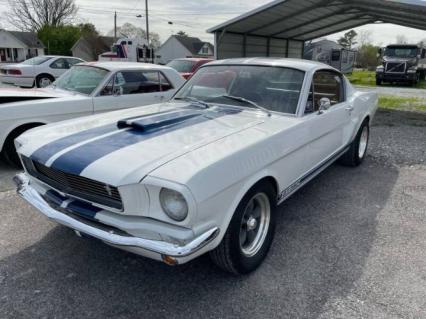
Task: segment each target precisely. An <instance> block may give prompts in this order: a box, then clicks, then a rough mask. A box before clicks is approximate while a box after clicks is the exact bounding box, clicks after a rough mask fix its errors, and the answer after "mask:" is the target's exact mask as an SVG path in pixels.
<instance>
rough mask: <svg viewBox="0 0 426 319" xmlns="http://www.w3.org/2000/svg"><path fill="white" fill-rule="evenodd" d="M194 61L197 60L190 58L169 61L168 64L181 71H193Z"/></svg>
mask: <svg viewBox="0 0 426 319" xmlns="http://www.w3.org/2000/svg"><path fill="white" fill-rule="evenodd" d="M194 63H195V62H193V61H189V60H173V61H171V62H169V63H167V66H169V67H171V68H172V69H175V70H176V71H178V72H179V73H191V72H192V68H193V66H194Z"/></svg>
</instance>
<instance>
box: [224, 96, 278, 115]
mask: <svg viewBox="0 0 426 319" xmlns="http://www.w3.org/2000/svg"><path fill="white" fill-rule="evenodd" d="M218 97H223V98H228V99H230V100H235V101H238V102H244V103H247V104H250V105H251V106H254V107H255V108H257V109H259V110H261V111H262V112H265V113H266V114H267V115H268V116H271V115H272V113H271V112H270V111H269V110H268V109H266V108H264V107H263V106H260V105H259V104H257V103H256V102H253V101H250V100H247V99H246V98H243V97H241V96H233V95H221V96H218Z"/></svg>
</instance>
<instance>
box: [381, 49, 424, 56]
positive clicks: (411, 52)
mask: <svg viewBox="0 0 426 319" xmlns="http://www.w3.org/2000/svg"><path fill="white" fill-rule="evenodd" d="M385 56H388V57H395V58H415V57H416V56H417V48H416V47H387V48H386V51H385Z"/></svg>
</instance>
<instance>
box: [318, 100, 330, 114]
mask: <svg viewBox="0 0 426 319" xmlns="http://www.w3.org/2000/svg"><path fill="white" fill-rule="evenodd" d="M330 107H331V100H330V99H329V98H328V97H323V98H321V100H320V101H319V110H318V114H322V113H324V111H327V110H328V109H329V108H330Z"/></svg>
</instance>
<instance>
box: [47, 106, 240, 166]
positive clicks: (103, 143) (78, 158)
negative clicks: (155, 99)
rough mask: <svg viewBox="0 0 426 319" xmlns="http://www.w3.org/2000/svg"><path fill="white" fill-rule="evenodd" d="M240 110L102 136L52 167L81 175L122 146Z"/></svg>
mask: <svg viewBox="0 0 426 319" xmlns="http://www.w3.org/2000/svg"><path fill="white" fill-rule="evenodd" d="M239 112H240V110H235V109H232V110H231V109H228V110H221V111H213V112H210V111H204V112H201V113H199V115H198V116H195V117H191V118H189V119H184V120H183V121H182V122H178V123H174V124H172V125H166V126H161V127H159V128H157V129H154V130H149V131H145V130H140V129H136V128H132V129H127V130H122V131H121V132H119V133H117V134H113V135H109V136H106V137H104V138H100V139H98V140H95V141H92V142H90V143H87V144H84V145H81V146H79V147H77V148H75V149H72V150H70V151H69V152H67V153H65V154H63V155H61V156H60V157H59V158H57V159H56V160H55V161H54V162H53V163H52V165H51V167H52V168H54V169H57V170H60V171H63V172H66V173H69V174H74V175H79V174H80V173H81V172H82V171H83V170H84V169H85V168H86V167H88V166H89V165H90V164H92V163H93V162H95V161H97V160H99V159H100V158H102V157H104V156H106V155H108V154H111V153H113V152H115V151H118V150H120V149H122V148H125V147H128V146H131V145H134V144H136V143H139V142H142V141H144V140H148V139H152V138H154V137H157V136H160V135H163V134H167V133H170V132H173V131H176V130H178V129H181V128H183V127H187V126H192V125H195V124H199V123H202V122H206V121H208V120H212V119H215V118H219V117H221V116H225V115H227V114H235V113H239Z"/></svg>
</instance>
